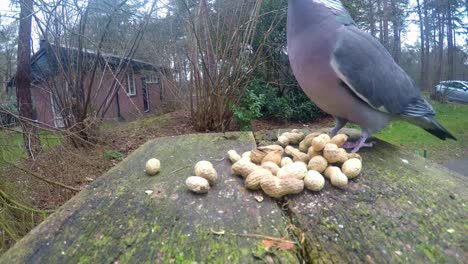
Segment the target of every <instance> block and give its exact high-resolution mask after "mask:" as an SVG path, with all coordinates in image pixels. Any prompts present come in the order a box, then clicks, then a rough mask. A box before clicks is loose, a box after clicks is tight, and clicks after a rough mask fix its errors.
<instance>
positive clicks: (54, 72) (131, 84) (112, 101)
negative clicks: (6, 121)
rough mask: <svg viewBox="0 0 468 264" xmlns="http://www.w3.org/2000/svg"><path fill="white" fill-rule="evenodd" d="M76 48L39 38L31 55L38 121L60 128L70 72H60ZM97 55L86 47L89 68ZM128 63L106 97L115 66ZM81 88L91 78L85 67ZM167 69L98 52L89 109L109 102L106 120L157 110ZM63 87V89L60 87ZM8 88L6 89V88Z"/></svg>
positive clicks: (71, 66)
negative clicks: (60, 101)
mask: <svg viewBox="0 0 468 264" xmlns="http://www.w3.org/2000/svg"><path fill="white" fill-rule="evenodd" d="M77 53H78V50H77V49H74V48H65V47H61V46H56V45H54V44H51V43H47V42H45V41H41V45H40V48H39V50H38V51H37V52H36V53H35V54H34V55H33V57H32V58H31V70H32V71H31V74H32V76H31V77H32V84H31V95H32V101H33V108H34V113H35V118H36V120H37V121H38V122H39V123H42V124H45V125H49V126H53V127H63V126H64V122H63V116H62V115H63V114H64V113H66V109H63V108H62V107H61V105H64V104H60V103H58V100H61V99H60V98H61V97H60V95H61V94H62V95H63V92H64V91H65V90H66V89H68V85H67V81H65V79H66V77H67V76H68V78H70V76H71V74H67V75H66V74H63V72H67V73H70V72H73V70H74V65H76V64H74V63H73V61H75V60H76V58H77V56H76V55H77ZM96 57H97V54H96V53H95V52H94V51H89V50H85V51H84V52H83V60H84V61H85V62H86V61H88V62H89V63H85V64H84V65H86V64H87V65H88V66H87V67H89V69H91V66H92V64H93V63H94V61H95V60H96ZM121 63H128V64H127V65H128V66H127V67H126V70H125V72H124V73H123V74H121V75H120V76H121V77H120V78H119V79H118V82H117V83H118V85H117V87H118V92H117V94H116V95H115V96H114V97H109V91H110V89H111V87H112V84H113V83H114V81H115V80H116V78H115V69H117V68H118V66H119V64H121ZM83 72H84V76H83V78H82V79H83V82H84V85H83V86H84V87H88V84H89V83H90V81H91V78H92V77H91V76H90V74H87V73H86V72H87V70H84V71H83ZM168 72H169V71H168V70H167V69H165V68H162V67H157V66H154V65H152V64H150V63H147V62H144V61H141V60H136V59H132V60H126V59H125V58H123V57H120V56H116V55H112V54H104V53H102V54H100V56H99V66H98V71H97V72H96V74H95V76H94V81H93V85H92V88H91V91H92V92H91V98H92V100H91V105H90V108H91V109H92V110H95V109H97V108H99V106H101V105H102V104H103V102H104V101H105V100H108V101H109V109H108V111H107V112H106V113H105V115H104V116H103V118H104V119H105V120H118V121H124V120H125V121H128V120H134V119H137V118H139V117H141V116H142V115H144V114H145V113H159V112H160V111H161V107H162V101H163V97H164V90H165V89H164V82H165V81H164V80H166V79H167V78H163V77H165V76H167V73H168ZM13 86H14V81H11V82H10V85H9V87H8V88H9V89H10V93H11V92H13V91H15V89H14V88H13ZM63 89H65V90H63ZM84 90H86V88H85V89H83V92H82V94H81V96H83V97H85V96H86V94H85V93H86V92H85V91H84ZM7 91H8V90H7Z"/></svg>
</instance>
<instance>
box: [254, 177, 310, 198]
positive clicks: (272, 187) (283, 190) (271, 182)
mask: <svg viewBox="0 0 468 264" xmlns="http://www.w3.org/2000/svg"><path fill="white" fill-rule="evenodd" d="M260 187H261V188H262V190H263V191H264V192H265V193H266V194H267V195H268V196H270V197H273V198H280V197H283V196H285V195H288V194H297V193H300V192H302V191H303V190H304V181H303V180H298V179H295V178H284V179H280V178H277V177H264V178H262V181H261V182H260Z"/></svg>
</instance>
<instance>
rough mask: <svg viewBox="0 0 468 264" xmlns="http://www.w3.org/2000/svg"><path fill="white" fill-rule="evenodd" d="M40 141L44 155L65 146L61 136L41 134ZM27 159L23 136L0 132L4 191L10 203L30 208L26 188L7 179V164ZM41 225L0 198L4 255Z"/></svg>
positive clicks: (0, 238) (0, 240) (0, 177)
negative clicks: (12, 245)
mask: <svg viewBox="0 0 468 264" xmlns="http://www.w3.org/2000/svg"><path fill="white" fill-rule="evenodd" d="M40 138H41V144H42V149H43V151H47V150H49V149H51V148H53V147H55V146H57V145H59V144H60V142H61V136H60V135H59V134H52V133H49V132H41V133H40ZM26 157H27V153H26V151H25V150H24V141H23V135H22V134H21V133H19V132H14V131H5V130H2V131H0V191H1V192H3V193H4V194H5V195H6V194H7V195H8V196H9V197H8V198H9V199H12V200H14V201H15V202H17V203H20V204H24V205H26V206H28V207H29V206H30V205H31V204H32V200H31V197H29V196H28V195H24V193H25V192H26V193H28V192H27V190H26V188H25V186H24V185H22V184H21V185H20V184H19V183H18V182H11V181H9V180H8V177H7V176H8V175H3V173H4V171H3V166H5V160H6V161H9V162H16V161H18V160H20V159H22V158H26ZM39 217H42V219H43V218H45V215H42V214H41V215H40V216H39ZM37 223H38V215H37V214H34V213H32V212H30V211H27V210H23V209H21V208H18V207H17V206H16V205H15V204H12V202H11V201H9V200H8V199H7V198H6V197H3V196H0V254H1V253H3V250H5V249H6V248H8V247H9V245H10V244H11V243H12V242H13V241H17V240H19V239H20V238H21V237H23V236H24V235H25V234H26V233H27V232H29V230H31V229H32V228H33V227H34V226H36V225H37Z"/></svg>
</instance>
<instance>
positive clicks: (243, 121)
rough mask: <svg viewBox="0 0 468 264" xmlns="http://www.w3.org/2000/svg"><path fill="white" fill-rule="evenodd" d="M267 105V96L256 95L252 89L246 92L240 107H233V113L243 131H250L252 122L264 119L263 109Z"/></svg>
mask: <svg viewBox="0 0 468 264" xmlns="http://www.w3.org/2000/svg"><path fill="white" fill-rule="evenodd" d="M264 104H265V95H263V94H255V92H254V91H253V90H251V89H247V90H246V91H245V94H244V96H243V97H242V99H241V101H240V104H239V105H232V106H231V111H232V114H233V115H234V118H235V119H236V120H237V122H238V123H239V125H240V127H241V130H250V129H251V128H252V127H251V123H250V122H251V121H252V120H254V119H257V118H260V117H262V113H261V109H262V106H263V105H264Z"/></svg>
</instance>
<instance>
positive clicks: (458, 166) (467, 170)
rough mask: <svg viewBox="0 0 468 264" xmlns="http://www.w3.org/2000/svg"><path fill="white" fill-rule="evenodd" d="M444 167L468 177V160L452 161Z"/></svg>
mask: <svg viewBox="0 0 468 264" xmlns="http://www.w3.org/2000/svg"><path fill="white" fill-rule="evenodd" d="M443 165H444V166H445V167H447V168H449V169H451V170H453V171H456V172H458V173H460V174H461V175H464V176H468V159H458V160H451V161H447V162H445V163H444V164H443Z"/></svg>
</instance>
